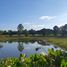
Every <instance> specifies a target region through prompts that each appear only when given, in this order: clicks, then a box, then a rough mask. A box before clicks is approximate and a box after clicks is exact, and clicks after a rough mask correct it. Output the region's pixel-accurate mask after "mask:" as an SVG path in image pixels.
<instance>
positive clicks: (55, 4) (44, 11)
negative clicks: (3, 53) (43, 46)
mask: <svg viewBox="0 0 67 67" xmlns="http://www.w3.org/2000/svg"><path fill="white" fill-rule="evenodd" d="M66 6H67V1H66V0H59V1H57V0H51V1H50V0H24V1H23V0H20V1H19V0H0V30H16V28H17V26H18V24H22V25H23V26H24V28H25V29H28V30H29V29H34V30H40V29H42V28H49V29H52V28H53V27H54V26H55V25H57V26H62V25H64V24H67V7H66Z"/></svg>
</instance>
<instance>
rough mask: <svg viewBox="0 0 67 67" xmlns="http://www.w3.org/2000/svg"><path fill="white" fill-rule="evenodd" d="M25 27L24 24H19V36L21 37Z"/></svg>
mask: <svg viewBox="0 0 67 67" xmlns="http://www.w3.org/2000/svg"><path fill="white" fill-rule="evenodd" d="M23 29H24V27H23V25H22V24H19V25H18V27H17V30H18V35H19V36H20V35H21V33H22V31H23Z"/></svg>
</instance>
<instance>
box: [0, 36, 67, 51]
mask: <svg viewBox="0 0 67 67" xmlns="http://www.w3.org/2000/svg"><path fill="white" fill-rule="evenodd" d="M18 40H19V37H18V36H17V35H16V36H11V37H10V36H8V35H7V36H5V35H0V41H1V42H5V41H18ZM31 40H33V41H35V40H45V41H48V42H49V43H53V44H55V45H58V46H60V47H62V48H64V49H66V50H67V38H61V37H24V36H21V37H20V41H31Z"/></svg>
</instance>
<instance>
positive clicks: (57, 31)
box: [0, 24, 67, 37]
mask: <svg viewBox="0 0 67 67" xmlns="http://www.w3.org/2000/svg"><path fill="white" fill-rule="evenodd" d="M17 30H18V31H12V30H8V31H2V30H1V31H0V35H9V36H13V35H17V34H18V35H23V36H24V35H25V36H59V37H66V36H67V24H65V25H64V26H60V27H58V26H54V27H53V29H46V28H43V29H41V30H37V31H36V30H33V29H31V30H27V29H24V27H23V25H22V24H19V25H18V27H17Z"/></svg>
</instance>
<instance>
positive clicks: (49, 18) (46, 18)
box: [39, 16, 56, 20]
mask: <svg viewBox="0 0 67 67" xmlns="http://www.w3.org/2000/svg"><path fill="white" fill-rule="evenodd" d="M55 17H56V16H41V17H40V18H39V19H41V20H52V19H54V18H55Z"/></svg>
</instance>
